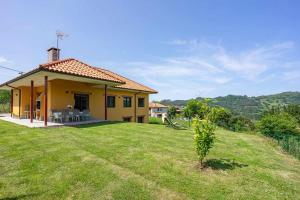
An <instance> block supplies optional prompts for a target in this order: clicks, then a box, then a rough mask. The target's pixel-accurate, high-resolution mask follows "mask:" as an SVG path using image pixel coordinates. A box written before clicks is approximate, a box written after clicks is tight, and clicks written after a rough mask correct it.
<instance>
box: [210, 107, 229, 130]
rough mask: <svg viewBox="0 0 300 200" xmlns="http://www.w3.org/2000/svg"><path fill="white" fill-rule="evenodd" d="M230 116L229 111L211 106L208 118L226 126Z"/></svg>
mask: <svg viewBox="0 0 300 200" xmlns="http://www.w3.org/2000/svg"><path fill="white" fill-rule="evenodd" d="M231 117H232V114H231V112H230V111H229V110H228V109H226V108H223V107H212V108H211V110H210V113H209V114H208V118H209V120H210V121H212V122H214V123H215V124H216V125H218V126H221V127H224V128H227V127H228V125H229V122H230V119H231Z"/></svg>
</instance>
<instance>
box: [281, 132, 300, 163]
mask: <svg viewBox="0 0 300 200" xmlns="http://www.w3.org/2000/svg"><path fill="white" fill-rule="evenodd" d="M277 142H278V144H279V145H280V146H281V147H282V149H283V150H285V151H286V152H288V153H289V154H291V155H293V156H295V157H296V158H298V159H299V160H300V136H299V135H290V134H286V135H282V136H281V138H280V139H278V140H277Z"/></svg>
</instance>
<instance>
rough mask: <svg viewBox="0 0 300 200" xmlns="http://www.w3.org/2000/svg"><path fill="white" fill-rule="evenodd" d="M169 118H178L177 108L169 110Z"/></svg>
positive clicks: (172, 107) (173, 107)
mask: <svg viewBox="0 0 300 200" xmlns="http://www.w3.org/2000/svg"><path fill="white" fill-rule="evenodd" d="M167 116H168V118H169V119H173V118H174V117H175V116H176V108H175V106H171V107H169V108H168V111H167Z"/></svg>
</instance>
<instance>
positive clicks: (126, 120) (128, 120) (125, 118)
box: [123, 117, 131, 122]
mask: <svg viewBox="0 0 300 200" xmlns="http://www.w3.org/2000/svg"><path fill="white" fill-rule="evenodd" d="M123 121H124V122H131V117H123Z"/></svg>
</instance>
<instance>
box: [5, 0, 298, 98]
mask: <svg viewBox="0 0 300 200" xmlns="http://www.w3.org/2000/svg"><path fill="white" fill-rule="evenodd" d="M299 9H300V2H299V1H296V0H295V1H289V0H282V1H276V0H270V1H262V0H257V1H255V0H249V1H246V0H245V1H233V0H232V1H225V0H224V1H221V0H219V1H216V0H209V1H208V0H207V1H200V0H197V1H183V0H182V1H175V0H166V1H155V0H151V1H141V0H136V1H130V0H128V1H121V0H120V1H113V0H109V1H83V0H82V1H53V0H52V1H26V2H24V1H11V0H10V1H5V0H3V1H1V12H0V65H1V66H7V67H13V68H16V69H18V70H21V71H29V70H31V69H32V68H34V67H36V66H37V65H38V64H40V63H45V62H46V61H47V52H46V49H47V48H49V47H51V46H55V44H56V36H55V32H56V30H61V31H63V32H66V33H68V34H69V37H67V38H66V39H64V40H62V41H61V42H60V48H61V49H62V55H61V56H62V57H63V58H68V57H74V58H77V59H80V60H82V61H84V62H86V63H88V64H91V65H94V66H99V67H104V68H107V69H110V70H113V71H115V72H117V73H120V74H122V75H125V76H127V77H129V78H131V79H134V80H136V81H138V82H141V83H144V84H146V85H148V86H150V87H152V88H154V89H156V90H158V91H159V94H157V95H152V97H151V98H152V99H155V100H159V99H188V98H192V97H197V96H202V97H215V96H223V95H227V94H239V95H250V96H254V95H263V94H272V93H278V92H282V91H299V90H300V37H299V36H300V20H299V19H300V12H299ZM15 76H17V74H16V73H15V72H11V71H7V70H3V69H0V82H4V81H6V80H9V79H10V78H13V77H15Z"/></svg>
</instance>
